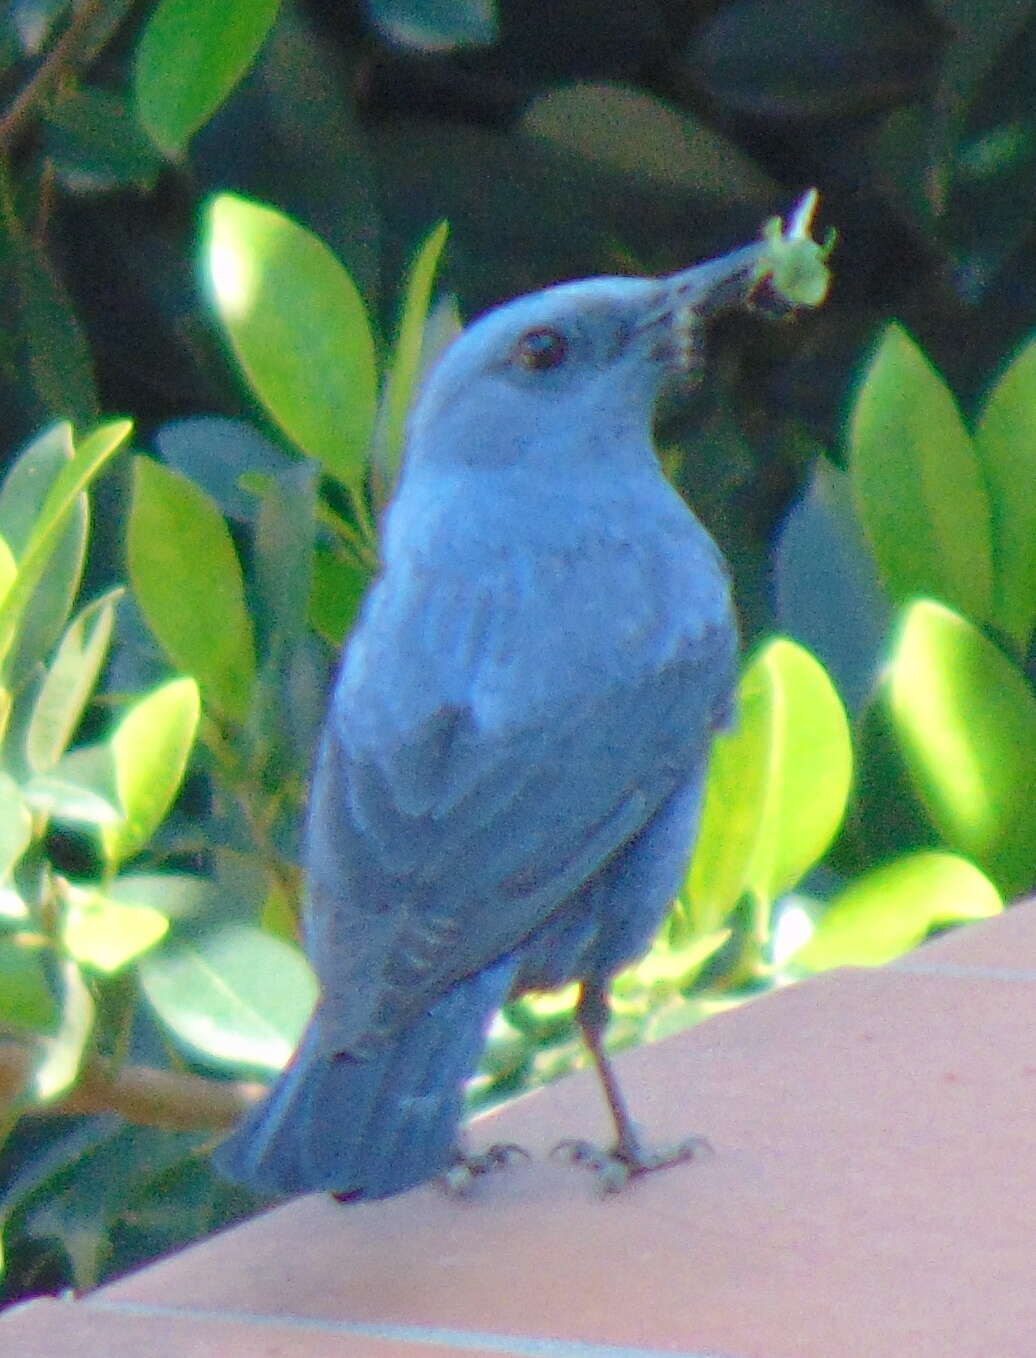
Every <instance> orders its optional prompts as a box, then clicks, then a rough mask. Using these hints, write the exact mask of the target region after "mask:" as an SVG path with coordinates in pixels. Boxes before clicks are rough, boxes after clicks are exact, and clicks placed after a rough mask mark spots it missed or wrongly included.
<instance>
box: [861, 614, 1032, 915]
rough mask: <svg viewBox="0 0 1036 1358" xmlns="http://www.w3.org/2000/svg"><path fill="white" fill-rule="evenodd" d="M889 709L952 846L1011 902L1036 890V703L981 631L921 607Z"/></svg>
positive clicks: (901, 641)
mask: <svg viewBox="0 0 1036 1358" xmlns="http://www.w3.org/2000/svg"><path fill="white" fill-rule="evenodd" d="M886 701H887V703H888V707H889V713H890V717H891V720H892V723H893V727H894V730H895V733H896V736H897V739H898V741H899V743H900V746H901V748H902V751H903V757H904V759H905V761H906V764H907V767H908V769H909V770H910V774H911V777H912V778H913V780H914V783H915V785H916V787H917V790H918V793H919V795H920V797H921V800H922V802H923V803H924V806H925V808H926V810H927V812H928V814H929V816H930V817H931V819H932V823H933V824H934V825H935V827H936V829H937V830H938V831H939V833H940V835H941V836H942V838H943V840H944V841H945V843H946V844H947V845H948V846H949V847H950V848H951V849H953V850H955V851H956V852H958V853H961V854H963V855H964V856H965V857H967V858H970V859H972V860H973V861H974V862H975V863H977V864H978V865H979V866H980V867H981V868H982V869H983V870H984V871H985V872H987V873H988V874H989V876H990V877H991V878H992V879H993V881H994V882H995V883H996V884H997V886H998V887H999V888H1000V889H1001V890H1002V891H1003V892H1004V893H1005V894H1006V895H1012V894H1013V893H1015V892H1018V891H1022V890H1025V889H1026V888H1027V887H1029V886H1031V885H1032V884H1033V882H1034V881H1036V816H1034V815H1033V770H1034V769H1036V695H1034V693H1033V690H1032V688H1031V686H1030V685H1029V683H1028V682H1027V681H1026V679H1025V676H1024V675H1023V674H1022V673H1021V671H1020V670H1019V669H1017V668H1016V667H1015V666H1014V665H1012V663H1011V662H1010V661H1009V660H1008V659H1007V657H1006V656H1005V655H1004V654H1003V652H1002V651H1000V650H999V649H998V648H997V647H996V646H994V645H993V643H992V642H991V641H989V640H988V638H987V637H985V636H984V635H983V634H982V632H980V631H979V630H978V628H976V627H974V626H973V625H972V624H971V623H970V622H968V621H967V619H965V618H962V617H961V616H960V615H959V614H957V613H954V612H952V611H951V610H950V609H948V608H946V607H945V606H944V605H943V604H940V603H936V602H934V601H932V600H928V599H922V600H919V601H918V602H916V603H914V604H913V605H911V606H910V607H909V608H908V609H907V610H906V611H905V613H904V615H903V618H902V620H901V623H900V626H899V629H898V634H897V637H896V641H895V645H894V648H893V652H892V657H891V662H890V664H889V669H888V677H887V686H886Z"/></svg>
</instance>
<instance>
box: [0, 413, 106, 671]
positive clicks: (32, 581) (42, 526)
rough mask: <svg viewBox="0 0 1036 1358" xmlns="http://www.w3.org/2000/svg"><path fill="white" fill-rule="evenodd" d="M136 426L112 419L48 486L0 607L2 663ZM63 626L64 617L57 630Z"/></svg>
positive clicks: (86, 441)
mask: <svg viewBox="0 0 1036 1358" xmlns="http://www.w3.org/2000/svg"><path fill="white" fill-rule="evenodd" d="M132 427H133V426H132V425H131V424H130V422H129V420H114V421H112V422H111V423H110V424H105V425H102V426H101V427H100V428H98V429H95V430H94V432H93V433H92V434H89V435H88V436H87V437H86V438H85V439H83V440H82V441H81V442H80V443H79V444H78V446H77V447H76V449H75V452H74V453H73V455H72V457H71V459H70V460H68V461H67V462H65V463H64V465H63V466H62V468H61V470H60V471H59V472H58V473H57V475H56V476H55V477H54V479H53V481H52V482H51V483H50V486H49V489H48V490H47V493H46V495H45V496H44V497H43V499H42V503H41V504H40V507H39V511H38V513H37V514H36V516H35V518H34V520H33V524H32V528H31V530H30V532H29V535H28V539H27V541H26V543H25V546H24V548H23V549H22V550H21V551H17V557H18V574H17V575H16V576H15V578H14V581H13V582H12V584H11V587H10V589H9V590H8V591H7V595H6V597H5V599H4V601H3V603H2V604H0V658H2V657H3V656H5V655H6V654H7V652H8V651H9V650H10V647H11V645H12V643H13V641H14V637H15V631H16V628H17V626H18V623H19V620H20V618H21V615H22V611H23V610H24V609H25V607H26V605H27V604H28V603H29V601H30V599H31V598H32V597H33V593H34V591H35V590H36V588H37V586H38V585H39V583H40V579H41V577H42V576H43V573H44V571H45V569H46V567H47V563H48V561H49V559H50V557H51V555H52V553H53V552H54V550H55V547H56V546H57V544H58V542H59V540H60V538H61V535H62V533H63V532H64V531H65V528H66V525H67V523H68V519H69V516H70V515H71V514H72V513H73V511H74V510H75V508H76V505H77V504H78V502H79V497H80V495H81V493H82V492H83V491H84V490H85V489H86V487H87V486H88V485H89V483H90V482H91V481H92V480H93V478H94V477H95V476H96V475H97V474H98V472H99V471H100V470H101V468H102V467H103V466H104V464H105V463H106V462H107V461H108V459H109V458H110V457H111V456H112V454H113V453H114V452H115V451H116V450H117V449H118V448H119V446H120V445H121V444H122V443H124V442H125V440H126V439H127V438H128V436H129V433H130V430H131V429H132ZM84 532H85V525H84ZM76 580H77V581H78V572H77V573H76ZM63 622H64V614H62V616H61V618H60V620H59V622H58V626H59V627H60V626H61V625H62V624H63Z"/></svg>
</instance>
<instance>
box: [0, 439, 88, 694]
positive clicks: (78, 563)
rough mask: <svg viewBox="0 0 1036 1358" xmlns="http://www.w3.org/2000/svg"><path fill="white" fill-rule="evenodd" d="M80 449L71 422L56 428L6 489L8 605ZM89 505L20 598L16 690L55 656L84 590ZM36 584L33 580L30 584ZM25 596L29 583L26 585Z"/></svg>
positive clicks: (23, 456)
mask: <svg viewBox="0 0 1036 1358" xmlns="http://www.w3.org/2000/svg"><path fill="white" fill-rule="evenodd" d="M73 452H74V449H73V446H72V430H71V427H70V426H69V425H67V424H57V425H53V426H52V427H51V428H50V429H48V430H46V431H45V432H44V433H43V434H41V435H40V436H39V437H38V438H36V439H34V440H33V442H32V443H31V444H30V445H29V446H28V448H26V449H25V450H24V451H23V452H22V453H20V454H19V456H18V457H17V458H16V460H15V462H14V464H13V465H12V466H11V468H10V470H9V471H8V473H7V475H6V477H5V478H4V481H3V485H2V486H0V534H2V535H3V537H4V539H5V541H6V544H7V546H8V548H9V549H10V551H11V554H12V555H13V557H14V561H15V573H14V577H12V578H10V579H9V580H8V583H7V588H6V589H5V590H4V591H2V592H0V618H2V617H3V616H4V612H5V610H4V608H3V607H2V603H3V602H4V601H7V600H8V599H9V596H10V592H11V590H12V588H13V587H14V585H15V583H16V579H17V563H18V559H19V557H21V556H22V555H23V554H24V552H25V549H26V547H27V546H28V544H29V541H30V539H31V537H32V532H33V528H34V526H35V523H36V520H37V518H38V516H39V514H40V510H41V508H42V506H43V502H44V501H45V499H46V498H47V492H48V491H49V490H50V488H51V486H52V485H53V483H54V481H55V480H56V478H57V476H58V474H59V473H60V472H61V471H62V470H63V469H64V467H65V466H66V464H67V463H68V462H70V461H71V459H72V455H73ZM87 518H88V515H87V506H86V501H85V499H82V498H80V500H79V501H78V502H77V504H76V505H75V506H74V507H73V509H72V512H71V514H70V515H69V519H68V522H67V523H66V524H65V526H64V529H63V530H62V531H61V532H60V533H59V534H58V535H57V536H56V538H55V539H54V540H53V541H52V543H51V544H50V546H49V549H48V551H47V555H46V560H45V561H44V562H43V567H42V570H41V571H40V574H39V577H38V579H37V580H36V584H35V585H34V586H33V588H32V590H31V593H30V596H29V601H28V603H26V602H25V601H24V598H22V599H21V600H15V601H14V603H15V605H16V607H17V611H18V617H17V619H16V627H17V635H16V637H14V638H12V640H11V642H10V645H11V653H10V654H9V656H8V659H7V664H6V670H7V673H8V676H9V682H10V683H11V686H12V687H14V688H17V687H19V686H20V684H21V682H22V680H23V679H24V678H25V676H26V675H28V674H29V673H31V671H32V670H33V668H34V667H35V666H36V665H37V664H38V663H39V662H40V660H42V659H43V658H44V657H45V656H47V655H48V654H49V653H50V650H51V648H52V647H53V645H54V643H55V642H56V640H57V638H58V637H59V636H60V635H61V629H62V628H63V627H64V625H65V622H66V621H67V618H68V611H69V609H70V608H71V606H72V600H73V598H74V597H75V593H76V591H77V589H78V588H79V580H80V577H81V574H82V570H83V561H84V557H85V551H86V536H87ZM30 583H31V582H30ZM20 588H21V589H22V591H23V594H24V583H23V586H20Z"/></svg>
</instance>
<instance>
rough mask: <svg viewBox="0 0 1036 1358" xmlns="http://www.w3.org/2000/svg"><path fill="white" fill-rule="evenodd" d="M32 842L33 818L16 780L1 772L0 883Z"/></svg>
mask: <svg viewBox="0 0 1036 1358" xmlns="http://www.w3.org/2000/svg"><path fill="white" fill-rule="evenodd" d="M31 842H32V817H31V815H30V813H29V808H28V806H27V805H26V804H25V800H24V798H23V797H22V794H21V790H20V788H19V787H18V784H17V783H16V782H15V781H14V779H13V778H12V777H11V776H10V775H9V774H7V773H4V772H2V771H0V882H3V881H4V880H5V879H6V878H7V876H8V875H9V874H10V872H11V869H12V868H13V867H14V865H15V864H16V863H17V862H18V860H19V858H21V856H22V854H23V853H24V852H25V850H26V849H27V848H28V847H29V845H30V844H31Z"/></svg>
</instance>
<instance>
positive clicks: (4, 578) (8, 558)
mask: <svg viewBox="0 0 1036 1358" xmlns="http://www.w3.org/2000/svg"><path fill="white" fill-rule="evenodd" d="M17 574H18V563H17V562H16V561H15V559H14V553H13V552H12V551H11V549H10V547H8V545H7V541H6V539H5V538H3V537H0V603H3V601H4V598H5V597H6V595H7V591H8V590H9V589H10V588H11V585H12V584H13V583H14V577H15V576H16V575H17Z"/></svg>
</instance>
